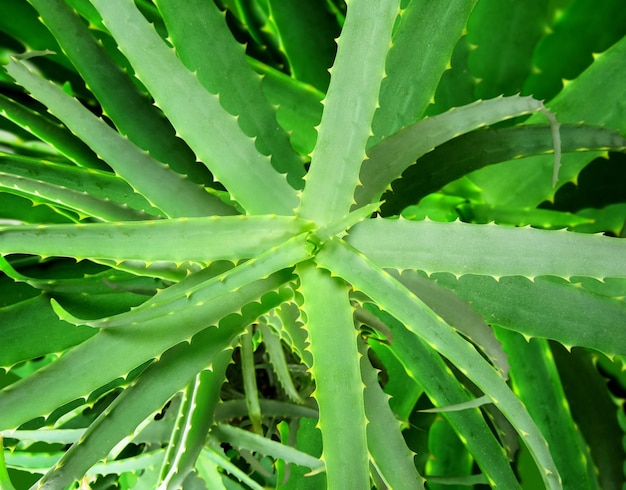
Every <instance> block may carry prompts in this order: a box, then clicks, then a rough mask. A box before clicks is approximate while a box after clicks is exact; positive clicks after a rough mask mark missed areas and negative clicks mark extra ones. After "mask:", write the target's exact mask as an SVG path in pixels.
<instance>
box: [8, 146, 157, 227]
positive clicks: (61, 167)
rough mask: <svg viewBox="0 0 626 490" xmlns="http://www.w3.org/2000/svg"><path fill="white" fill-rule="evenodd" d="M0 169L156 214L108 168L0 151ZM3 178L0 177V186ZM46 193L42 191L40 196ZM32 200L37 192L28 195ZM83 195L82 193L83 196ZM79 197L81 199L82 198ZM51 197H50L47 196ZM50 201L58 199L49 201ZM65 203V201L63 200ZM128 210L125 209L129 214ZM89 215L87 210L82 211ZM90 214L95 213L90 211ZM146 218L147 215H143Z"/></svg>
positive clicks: (61, 188)
mask: <svg viewBox="0 0 626 490" xmlns="http://www.w3.org/2000/svg"><path fill="white" fill-rule="evenodd" d="M0 170H1V171H2V172H3V173H7V174H11V175H12V176H16V177H22V178H27V179H31V180H34V181H38V182H41V183H43V184H48V185H49V186H55V188H57V189H59V191H57V192H60V191H61V190H64V189H63V188H67V190H72V191H74V192H81V193H83V194H85V195H89V196H91V197H92V198H93V199H96V198H99V200H100V201H113V202H112V203H111V205H113V204H117V205H118V206H122V205H123V206H125V207H130V208H133V209H136V210H140V211H145V212H146V213H150V214H152V215H157V214H158V210H157V209H155V208H152V207H151V206H150V204H149V203H148V202H147V201H146V199H145V198H144V197H142V196H141V195H139V194H137V193H136V192H135V191H134V190H133V188H132V187H131V186H130V185H128V183H126V181H124V179H122V178H120V177H118V176H117V175H115V174H113V173H112V172H102V171H99V170H95V169H92V168H80V167H74V166H71V165H65V164H61V163H54V162H49V161H47V160H43V159H41V158H31V157H25V156H18V155H3V154H1V153H0ZM3 184H4V181H3V180H2V179H0V186H3ZM41 197H42V198H43V197H46V196H45V195H42V196H41ZM30 198H31V199H32V200H33V201H36V200H37V198H38V196H37V195H36V194H35V195H34V196H30ZM85 198H86V196H85ZM85 198H83V199H85ZM48 200H52V198H48ZM52 204H53V205H54V204H56V205H58V203H56V202H53V203H52ZM63 204H65V201H63ZM118 212H119V211H118ZM130 212H131V210H130V209H129V210H128V213H129V215H130ZM85 214H89V215H91V213H87V212H85ZM92 216H98V214H97V213H96V214H93V215H92ZM144 219H148V216H144Z"/></svg>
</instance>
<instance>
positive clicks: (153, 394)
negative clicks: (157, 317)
mask: <svg viewBox="0 0 626 490" xmlns="http://www.w3.org/2000/svg"><path fill="white" fill-rule="evenodd" d="M257 311H258V310H257ZM251 320H253V318H250V316H248V315H245V314H244V315H243V318H242V317H240V316H238V315H234V316H233V317H227V318H226V319H225V320H222V321H221V322H220V325H219V327H210V328H207V329H205V330H203V331H201V332H200V333H198V334H197V335H196V336H194V337H193V338H191V339H190V340H189V343H185V342H183V343H181V344H178V345H176V346H174V347H173V348H171V349H170V350H168V351H166V352H164V353H163V355H162V356H161V358H160V359H159V360H158V361H157V362H155V363H154V364H152V365H151V366H150V367H148V368H147V369H146V371H144V372H143V373H142V374H141V376H140V377H139V378H138V379H137V380H136V381H135V383H134V384H132V385H131V386H130V387H129V388H127V389H126V390H124V392H123V393H122V394H120V395H119V396H118V397H117V398H116V399H115V401H114V402H113V403H112V404H111V405H109V406H108V407H107V408H106V409H105V410H104V412H103V413H102V414H101V415H100V416H99V417H98V419H97V420H96V421H95V422H94V423H92V424H91V425H90V426H89V428H88V429H87V431H86V432H85V434H84V435H83V437H82V438H81V439H80V440H79V441H78V442H77V443H76V444H74V445H73V446H72V447H71V448H70V449H69V450H68V451H67V452H66V453H65V454H64V455H63V457H62V458H61V459H60V461H59V462H58V463H57V465H56V466H55V467H54V468H52V469H51V471H49V472H48V473H47V474H46V475H45V476H44V477H43V478H42V480H40V481H39V485H40V488H43V489H53V488H64V487H66V486H67V485H69V484H71V483H72V482H73V481H75V480H77V479H79V478H80V477H81V475H83V474H85V473H86V471H87V470H88V469H89V468H90V467H91V466H92V465H93V464H94V463H96V462H97V461H98V460H99V459H102V458H103V457H105V456H106V455H107V454H108V452H109V451H110V450H111V449H113V447H114V445H115V444H116V443H117V441H119V440H121V439H123V438H124V437H126V436H128V435H129V434H132V433H133V431H135V429H136V428H137V426H138V425H139V424H140V423H141V422H142V421H143V420H145V419H146V418H147V417H149V416H151V415H153V414H154V413H155V412H157V411H158V410H160V409H161V407H162V406H163V405H164V404H165V402H167V400H168V399H169V398H170V397H171V396H172V395H173V394H174V393H175V392H176V391H178V390H179V389H181V388H182V387H183V386H184V385H185V384H186V383H188V382H189V381H190V379H193V377H194V376H195V375H196V373H197V372H198V371H200V370H202V369H203V368H204V367H208V366H210V365H211V361H212V360H213V359H214V358H215V357H216V356H218V355H219V353H220V352H222V351H223V350H224V349H227V348H228V347H229V346H230V343H231V342H232V341H233V340H234V338H235V337H236V336H237V335H238V334H239V333H240V332H241V329H242V328H243V327H244V326H245V324H246V323H247V322H248V321H251Z"/></svg>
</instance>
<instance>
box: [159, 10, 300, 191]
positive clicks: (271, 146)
mask: <svg viewBox="0 0 626 490" xmlns="http://www.w3.org/2000/svg"><path fill="white" fill-rule="evenodd" d="M289 4H291V2H289ZM157 5H158V7H159V10H160V11H161V13H162V15H163V18H164V20H165V24H166V26H167V29H168V34H169V39H170V40H171V41H172V43H173V44H174V46H175V48H176V53H177V55H178V56H179V57H180V59H181V61H182V62H183V63H184V64H185V66H186V67H187V68H188V69H189V70H190V71H192V72H194V73H196V75H197V77H198V80H199V81H200V83H201V84H202V85H203V86H204V88H205V89H206V90H207V91H209V92H211V93H214V94H219V102H220V104H221V105H222V107H224V109H226V110H227V111H228V112H229V113H230V114H232V115H234V116H237V122H238V123H239V126H240V127H241V129H242V130H243V132H244V133H246V134H247V135H248V136H249V137H251V138H254V139H255V144H256V147H257V149H258V150H259V151H260V152H261V153H263V154H264V155H268V156H270V157H271V159H272V165H273V166H274V168H275V169H276V170H277V171H278V172H281V173H285V174H287V181H288V182H289V183H290V184H291V186H292V187H294V188H296V189H301V188H302V187H303V181H302V177H303V176H304V166H303V164H302V161H301V160H300V157H298V156H297V155H296V154H295V153H294V151H293V149H292V148H291V146H290V144H289V139H288V137H287V134H286V133H285V132H284V131H283V130H282V129H281V127H280V126H279V125H278V122H277V121H276V111H275V109H274V108H273V107H272V106H271V105H270V104H269V103H268V101H267V100H266V99H265V96H264V95H263V91H262V87H261V84H262V79H261V78H260V77H259V76H258V75H257V74H255V73H254V71H253V70H252V68H251V67H250V65H249V64H248V62H247V61H246V57H245V55H244V48H243V46H241V45H239V44H238V43H237V42H235V41H234V39H233V35H232V33H231V32H230V30H229V29H228V26H227V24H226V22H225V21H226V18H225V15H224V14H223V13H221V12H220V11H219V10H218V8H217V7H216V6H215V5H214V4H213V3H212V2H205V1H202V0H194V1H190V2H185V5H184V6H181V4H180V2H176V1H173V0H158V1H157ZM207 45H210V46H212V48H211V49H209V50H207V49H206V46H207ZM233 80H237V83H232V81H233Z"/></svg>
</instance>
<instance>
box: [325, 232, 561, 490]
mask: <svg viewBox="0 0 626 490" xmlns="http://www.w3.org/2000/svg"><path fill="white" fill-rule="evenodd" d="M316 260H317V262H318V264H319V265H320V266H321V267H324V268H327V269H329V270H332V271H333V272H334V273H335V274H337V275H339V276H341V277H343V278H344V279H345V280H346V281H349V282H350V284H352V285H353V286H354V287H355V288H356V289H359V290H361V291H363V292H364V293H365V294H367V295H368V296H369V297H370V298H372V300H374V301H376V303H378V304H379V305H380V306H381V308H384V309H385V310H386V311H388V312H389V313H390V314H392V315H393V316H394V317H396V318H397V319H398V320H399V321H401V322H402V323H404V325H405V326H406V328H407V329H409V330H410V331H411V332H412V333H413V334H415V335H418V336H419V337H421V338H422V339H423V340H424V341H425V342H426V343H427V344H428V345H429V346H430V347H431V348H432V349H434V350H436V351H438V352H439V353H441V355H443V356H445V357H446V358H448V359H449V360H450V361H451V362H452V363H453V364H454V365H455V366H456V367H457V368H458V369H459V370H460V371H461V372H462V373H463V374H464V375H465V376H467V377H469V378H470V379H471V380H472V382H474V383H475V384H476V385H477V386H478V387H479V388H480V389H481V390H483V392H484V393H485V395H487V396H488V397H489V398H490V399H491V400H492V401H493V403H494V404H495V405H496V407H497V408H498V409H499V410H500V411H501V412H502V413H503V414H504V415H505V416H506V417H507V418H508V419H509V421H510V422H511V424H513V426H514V427H515V429H516V430H517V431H518V433H519V434H520V435H521V436H522V437H523V439H524V442H525V444H526V445H527V447H528V449H529V450H530V452H531V454H532V456H533V459H534V461H535V464H536V465H537V467H538V468H539V469H540V472H541V478H542V480H543V482H544V484H545V486H546V488H549V489H558V488H561V486H560V478H559V475H558V470H557V469H556V467H555V465H554V461H553V459H552V456H551V455H550V452H549V450H548V446H547V444H546V441H545V439H544V437H543V436H542V435H541V432H539V430H538V428H537V426H536V424H535V422H534V421H533V420H532V418H531V417H530V415H529V414H528V412H527V411H526V409H525V408H524V407H523V405H522V404H521V402H520V401H519V400H518V399H517V398H516V397H515V395H514V394H513V392H512V391H511V390H510V389H509V387H508V386H507V385H506V383H505V382H504V380H503V379H502V378H501V377H500V375H499V374H498V373H497V372H496V371H495V370H494V369H493V368H492V367H491V366H490V365H489V364H488V363H487V362H486V361H485V360H484V359H483V358H482V357H481V356H480V354H479V353H478V352H477V351H476V350H475V349H474V348H473V347H472V346H471V345H470V344H468V343H467V342H466V341H465V340H463V339H462V338H461V337H460V336H458V335H457V334H456V332H454V330H453V329H452V328H451V327H450V326H448V325H447V324H446V323H445V322H444V321H443V320H442V319H441V318H440V317H439V316H437V315H436V314H435V313H433V312H432V310H430V309H429V308H428V307H427V306H426V305H424V304H423V303H422V302H421V301H420V300H419V299H418V298H417V297H416V296H414V295H413V294H412V293H410V292H409V291H408V290H407V289H406V288H404V286H402V285H401V284H400V283H398V282H397V281H396V280H395V279H393V278H392V277H391V276H389V275H388V274H386V273H385V272H384V271H382V270H381V269H379V268H378V267H377V266H376V265H375V264H374V263H372V262H371V261H369V260H368V259H366V258H365V257H364V256H363V255H360V254H359V253H358V252H357V251H356V250H354V249H352V248H351V247H350V246H349V245H347V244H346V243H345V242H343V241H340V240H330V241H328V242H327V243H326V244H325V245H324V247H323V248H322V249H321V251H320V252H319V253H318V254H317V256H316Z"/></svg>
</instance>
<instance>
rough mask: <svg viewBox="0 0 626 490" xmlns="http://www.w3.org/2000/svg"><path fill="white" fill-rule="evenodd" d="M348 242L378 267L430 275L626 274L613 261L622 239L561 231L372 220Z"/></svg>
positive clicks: (622, 245)
mask: <svg viewBox="0 0 626 490" xmlns="http://www.w3.org/2000/svg"><path fill="white" fill-rule="evenodd" d="M450 237H454V240H451V239H450ZM347 241H348V242H349V243H350V244H351V245H352V246H354V247H355V248H357V249H358V250H359V251H361V252H362V253H363V254H365V255H366V256H367V257H368V258H369V259H370V260H371V261H372V262H374V263H376V264H377V265H378V266H379V267H383V268H391V269H419V270H423V271H426V272H427V273H428V274H430V273H431V272H451V273H452V274H455V275H463V274H485V275H489V276H494V277H498V278H499V277H502V276H507V275H509V276H512V275H518V276H526V277H529V278H534V277H536V276H540V275H554V276H560V277H572V276H577V275H580V276H589V277H595V278H598V279H603V278H605V277H625V276H626V263H620V262H616V261H615V257H619V256H621V255H623V254H624V251H625V250H626V241H623V240H619V239H617V238H612V237H607V236H599V235H585V234H582V233H573V232H569V231H564V230H562V231H558V232H557V231H548V230H538V229H535V228H530V227H526V228H513V227H505V226H499V225H493V224H492V225H474V224H469V223H462V222H460V221H458V222H454V223H441V222H435V221H408V220H404V219H399V220H387V219H376V220H368V221H363V222H361V223H359V224H357V225H356V226H354V227H353V228H352V229H351V230H350V232H349V235H348V238H347ZM538 250H540V253H538V252H537V251H538Z"/></svg>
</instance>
